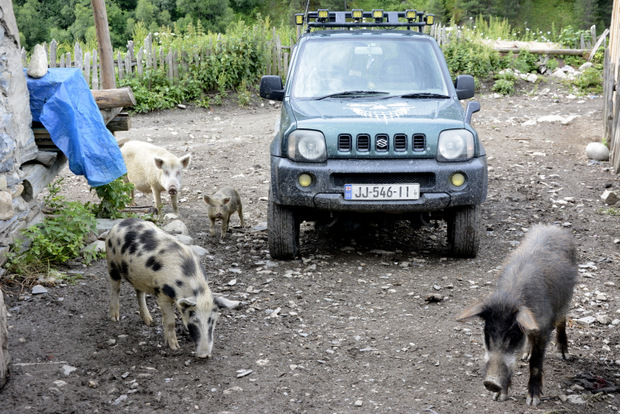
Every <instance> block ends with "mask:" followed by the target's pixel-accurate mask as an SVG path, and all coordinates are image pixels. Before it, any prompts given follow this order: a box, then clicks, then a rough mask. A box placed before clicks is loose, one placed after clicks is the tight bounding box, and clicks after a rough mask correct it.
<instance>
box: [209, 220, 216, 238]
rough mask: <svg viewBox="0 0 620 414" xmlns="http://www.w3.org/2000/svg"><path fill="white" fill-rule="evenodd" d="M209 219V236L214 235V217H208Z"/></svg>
mask: <svg viewBox="0 0 620 414" xmlns="http://www.w3.org/2000/svg"><path fill="white" fill-rule="evenodd" d="M209 221H210V222H211V226H209V234H210V235H211V236H215V217H209Z"/></svg>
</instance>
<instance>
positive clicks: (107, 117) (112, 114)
mask: <svg viewBox="0 0 620 414" xmlns="http://www.w3.org/2000/svg"><path fill="white" fill-rule="evenodd" d="M122 110H123V108H110V109H102V110H101V116H102V117H103V123H104V124H106V125H108V123H109V122H110V121H112V120H113V119H114V118H116V116H117V115H118V114H120V113H121V111H122Z"/></svg>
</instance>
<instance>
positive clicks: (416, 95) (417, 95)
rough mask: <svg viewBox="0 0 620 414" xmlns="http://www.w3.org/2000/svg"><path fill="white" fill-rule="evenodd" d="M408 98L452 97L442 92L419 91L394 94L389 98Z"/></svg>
mask: <svg viewBox="0 0 620 414" xmlns="http://www.w3.org/2000/svg"><path fill="white" fill-rule="evenodd" d="M395 97H398V98H406V99H409V98H410V99H450V97H449V96H448V95H442V94H440V93H429V92H418V93H406V94H404V95H393V96H389V97H388V98H395Z"/></svg>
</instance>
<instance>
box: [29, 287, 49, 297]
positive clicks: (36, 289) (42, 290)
mask: <svg viewBox="0 0 620 414" xmlns="http://www.w3.org/2000/svg"><path fill="white" fill-rule="evenodd" d="M44 293H47V289H45V288H44V287H43V286H41V285H36V286H34V287H33V288H32V294H33V295H42V294H44Z"/></svg>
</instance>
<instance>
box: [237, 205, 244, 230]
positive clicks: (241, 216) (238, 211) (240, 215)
mask: <svg viewBox="0 0 620 414" xmlns="http://www.w3.org/2000/svg"><path fill="white" fill-rule="evenodd" d="M237 213H239V221H241V227H245V223H244V222H243V207H241V204H239V208H238V209H237Z"/></svg>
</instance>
